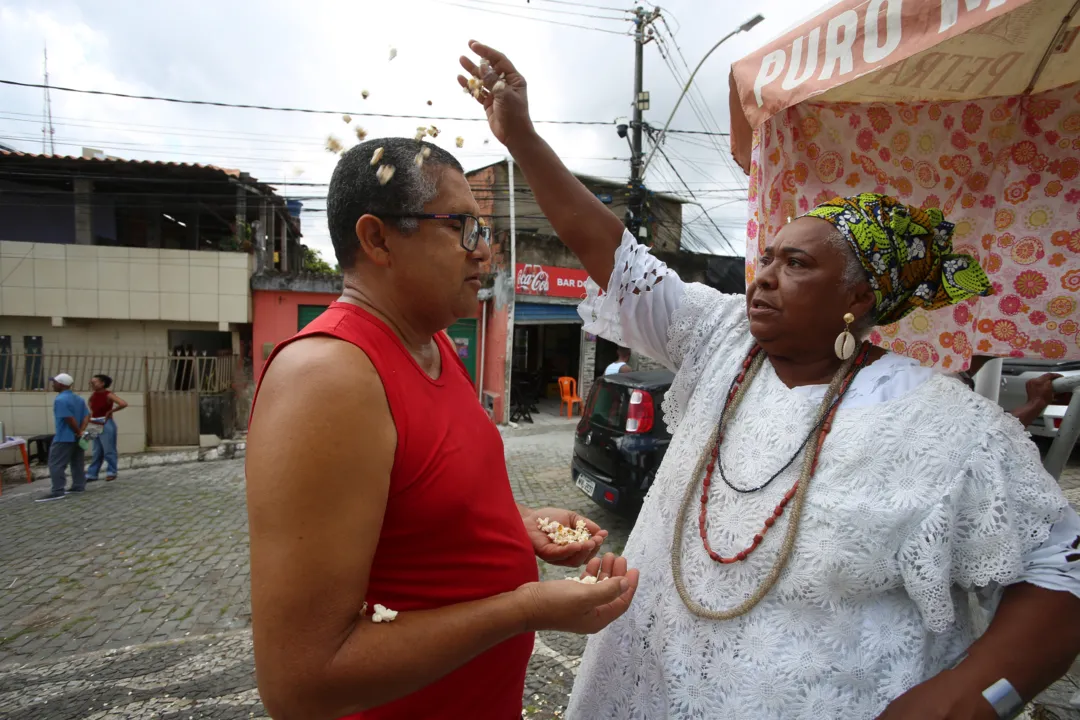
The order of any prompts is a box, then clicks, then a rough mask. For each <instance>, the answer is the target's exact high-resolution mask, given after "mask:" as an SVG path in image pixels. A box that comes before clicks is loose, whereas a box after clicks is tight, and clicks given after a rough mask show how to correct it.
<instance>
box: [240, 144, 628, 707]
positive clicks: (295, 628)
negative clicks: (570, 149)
mask: <svg viewBox="0 0 1080 720" xmlns="http://www.w3.org/2000/svg"><path fill="white" fill-rule="evenodd" d="M424 151H426V153H427V155H426V159H425V161H424V162H423V163H422V166H420V165H417V164H416V162H415V161H414V160H415V158H416V157H417V156H419V157H421V158H422V159H423V158H425V155H424V154H422V152H424ZM375 155H379V157H378V158H374V156H375ZM373 158H374V162H373ZM381 165H390V166H393V167H394V168H395V169H396V172H395V173H394V175H393V177H392V178H391V179H390V181H389V182H387V183H385V184H380V183H379V181H378V179H377V177H376V172H377V169H378V167H379V166H381ZM479 214H480V210H479V206H478V205H477V202H476V199H475V198H474V197H473V194H472V191H471V190H470V187H469V184H468V182H467V181H466V179H465V176H464V174H463V172H462V168H461V165H460V164H458V162H457V160H455V159H454V157H453V156H452V155H450V154H449V153H447V152H446V151H445V150H442V149H440V148H438V147H436V146H434V145H429V144H426V143H424V144H421V143H419V142H416V141H414V140H406V139H398V138H386V139H381V140H371V141H368V142H364V143H361V144H360V145H357V146H356V147H354V148H352V149H350V150H348V151H347V152H345V153H344V154H343V155H342V157H341V159H340V161H339V162H338V165H337V168H336V169H335V171H334V175H333V178H332V180H331V183H330V190H329V193H328V197H327V215H328V222H329V226H330V235H331V239H332V240H333V242H334V250H335V253H336V255H337V258H338V262H339V264H340V266H341V268H342V269H343V273H344V292H343V293H342V296H341V298H340V299H339V300H338V301H337V302H335V303H333V304H332V305H331V306H330V307H329V308H328V309H327V310H326V311H325V312H324V313H323V314H322V315H321V316H319V317H318V318H317V319H316V320H315V321H313V322H312V323H310V324H309V325H308V326H307V327H306V328H305V329H304V331H303V332H301V333H300V334H299V335H297V336H296V337H294V338H292V339H291V340H288V341H286V342H285V343H283V344H282V345H280V346H279V347H278V348H277V349H276V350H275V351H274V353H273V354H272V355H271V357H270V359H269V360H268V363H267V366H266V368H265V369H264V371H263V376H262V378H261V380H260V387H259V388H258V391H257V394H256V402H255V404H254V407H253V409H252V416H251V421H250V429H249V434H248V440H247V456H246V457H247V460H246V462H247V466H246V475H247V497H248V518H249V532H250V538H251V606H252V623H253V632H254V641H255V667H256V675H257V680H258V686H259V692H260V695H261V696H262V700H263V703H264V705H265V707H266V709H267V711H268V712H269V714H270V715H271V716H272V717H274V718H278V719H291V718H304V719H305V720H335V719H337V718H342V717H346V716H347V717H351V718H364V719H365V720H376V719H377V720H391V719H394V720H397V719H400V720H427V719H431V720H438V719H441V718H445V719H447V720H450V719H451V718H453V719H455V720H456V719H457V718H461V717H469V718H472V719H476V720H511V718H514V719H517V718H520V717H521V708H522V695H523V689H524V682H525V672H526V668H527V664H528V660H529V656H530V654H531V652H532V645H533V635H532V633H533V632H534V631H536V630H563V631H570V632H577V633H591V632H596V631H598V630H600V629H602V628H603V627H605V626H606V625H607V624H608V623H610V622H611V621H613V620H614V619H616V618H617V617H618V616H619V615H621V614H622V613H623V612H624V611H625V610H626V608H627V607H628V606H629V603H630V601H631V599H632V597H633V593H634V590H635V588H636V586H637V571H635V570H628V569H627V567H626V562H625V560H623V559H621V558H618V559H616V558H615V557H614V556H613V555H611V554H610V553H609V554H608V555H606V556H605V557H604V558H603V559H602V560H601V559H600V558H594V557H593V556H594V555H595V554H596V552H597V550H598V549H599V546H600V544H601V543H602V542H603V540H604V537H605V536H606V532H605V531H603V530H601V529H600V528H599V527H598V526H597V525H596V524H595V523H593V522H591V521H588V520H587V519H585V518H580V519H582V520H585V521H586V527H587V528H588V530H589V531H590V533H591V538H590V539H589V540H588V541H585V542H580V543H574V544H571V545H566V546H560V545H556V544H554V543H552V542H551V540H549V538H548V536H547V535H546V534H544V533H543V532H541V531H540V530H539V529H538V528H537V522H536V519H537V518H538V517H550V518H551V519H553V520H557V521H559V522H560V523H562V524H563V525H567V526H571V527H572V526H574V525H575V523H576V522H577V521H578V519H579V517H578V516H577V515H575V514H574V513H572V512H569V511H566V510H559V509H543V510H538V511H533V510H529V509H527V508H524V507H521V506H519V505H517V504H516V503H515V501H514V497H513V494H512V492H511V489H510V483H509V479H508V477H507V472H506V463H505V460H504V456H503V445H502V439H501V437H500V435H499V431H498V429H497V428H496V427H495V425H494V424H492V422H491V421H490V420H489V419H488V417H487V415H486V413H485V412H484V410H483V409H482V408H481V406H480V403H479V401H478V400H477V397H476V393H475V391H474V390H473V385H472V383H471V381H470V379H469V376H468V373H467V372H466V370H465V368H464V366H463V365H462V364H461V361H460V360H459V359H458V357H457V355H456V353H455V352H454V348H453V345H452V343H451V342H450V341H449V339H448V337H447V336H446V334H445V332H443V331H444V330H445V329H446V328H447V327H449V326H450V325H451V324H452V323H453V322H455V321H456V320H458V319H460V318H463V317H468V316H471V315H473V314H474V313H475V310H476V308H477V293H478V291H479V289H480V285H481V282H480V278H481V267H482V266H483V265H484V264H485V263H487V262H488V261H489V260H490V248H489V247H488V244H487V241H488V237H487V228H486V227H485V226H484V225H483V224H482V222H481V221H480V218H479ZM536 558H540V559H542V560H545V561H547V562H550V563H555V564H559V565H567V566H573V567H577V566H580V565H582V564H584V563H586V562H588V565H587V567H586V570H585V572H586V573H588V574H592V575H595V574H599V577H600V578H602V579H604V581H603V582H599V583H597V584H595V585H587V584H582V583H576V582H568V581H566V580H555V581H547V582H537V576H538V574H537V565H536ZM609 578H610V579H609ZM380 606H381V607H380ZM382 608H388V609H389V610H391V611H396V612H397V613H399V615H397V617H396V618H395V619H393V621H392V622H374V621H373V620H375V619H378V620H382V619H383V614H382ZM373 613H377V614H373Z"/></svg>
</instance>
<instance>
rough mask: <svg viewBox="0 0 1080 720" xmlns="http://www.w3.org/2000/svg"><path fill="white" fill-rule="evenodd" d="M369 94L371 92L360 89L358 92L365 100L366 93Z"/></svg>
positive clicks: (366, 97)
mask: <svg viewBox="0 0 1080 720" xmlns="http://www.w3.org/2000/svg"><path fill="white" fill-rule="evenodd" d="M370 94H371V93H369V92H368V91H367V90H362V91H361V92H360V97H362V98H364V99H365V100H367V99H368V95H370Z"/></svg>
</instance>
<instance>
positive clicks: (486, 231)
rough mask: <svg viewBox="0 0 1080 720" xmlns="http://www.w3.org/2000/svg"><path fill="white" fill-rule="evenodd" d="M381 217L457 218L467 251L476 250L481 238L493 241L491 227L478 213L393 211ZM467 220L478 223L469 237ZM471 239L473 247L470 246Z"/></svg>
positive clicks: (402, 218)
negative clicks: (467, 236) (474, 231)
mask: <svg viewBox="0 0 1080 720" xmlns="http://www.w3.org/2000/svg"><path fill="white" fill-rule="evenodd" d="M379 217H381V218H387V219H395V220H456V221H458V222H460V223H461V247H462V249H463V250H465V252H474V251H475V250H476V248H477V246H478V245H479V244H480V239H481V238H483V239H484V242H485V243H488V244H490V243H491V228H490V227H488V226H487V225H486V224H485V223H484V222H482V221H481V219H480V218H479V217H477V216H476V215H469V214H468V213H393V214H383V215H379ZM466 220H472V221H473V222H474V223H476V233H475V234H474V235H473V236H472V237H469V238H466V237H465V228H467V227H468V225H467V224H466V223H465V221H466ZM470 241H471V244H472V247H469V244H470Z"/></svg>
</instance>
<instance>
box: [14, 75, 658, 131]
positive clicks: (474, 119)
mask: <svg viewBox="0 0 1080 720" xmlns="http://www.w3.org/2000/svg"><path fill="white" fill-rule="evenodd" d="M0 85H12V86H14V87H24V88H33V89H37V90H44V89H45V88H46V87H48V89H49V90H56V91H58V92H69V93H79V94H81V95H100V96H104V97H116V98H124V99H127V100H155V101H158V102H168V103H177V104H181V105H207V106H210V107H225V108H238V109H241V110H272V111H275V112H294V113H305V114H309V115H351V116H353V117H378V118H394V119H406V120H440V121H443V122H446V121H452V122H485V123H486V122H487V118H486V117H453V116H441V115H403V114H395V113H375V112H360V111H357V110H315V109H311V108H296V107H282V106H276V105H252V104H246V103H229V102H218V101H214V100H187V99H183V98H174V97H166V96H162V95H135V94H132V93H120V92H112V91H107V90H85V89H82V88H73V87H66V86H62V85H48V86H46V85H43V84H41V83H27V82H18V81H16V80H3V79H0ZM533 122H534V123H540V124H545V125H612V124H613V123H611V122H608V121H599V120H533ZM668 132H671V131H670V130H669V131H668Z"/></svg>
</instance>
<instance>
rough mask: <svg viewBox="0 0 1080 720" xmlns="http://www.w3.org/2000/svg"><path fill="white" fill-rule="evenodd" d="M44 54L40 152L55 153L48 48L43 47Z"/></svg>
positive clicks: (43, 153)
mask: <svg viewBox="0 0 1080 720" xmlns="http://www.w3.org/2000/svg"><path fill="white" fill-rule="evenodd" d="M44 56H45V63H44V68H45V107H44V108H43V110H42V113H41V114H42V118H41V120H42V125H41V154H42V155H45V154H48V155H55V154H56V141H55V137H56V129H55V128H53V121H52V98H50V97H49V48H48V47H46V48H44Z"/></svg>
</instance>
